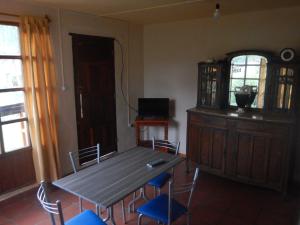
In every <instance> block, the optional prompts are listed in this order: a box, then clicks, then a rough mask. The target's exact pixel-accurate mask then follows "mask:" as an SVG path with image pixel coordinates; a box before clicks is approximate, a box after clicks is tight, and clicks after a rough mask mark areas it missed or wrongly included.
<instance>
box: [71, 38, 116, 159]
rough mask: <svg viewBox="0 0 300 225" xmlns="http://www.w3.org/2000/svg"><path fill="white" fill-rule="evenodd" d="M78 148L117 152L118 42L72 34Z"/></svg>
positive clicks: (102, 153)
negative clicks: (116, 83) (115, 51)
mask: <svg viewBox="0 0 300 225" xmlns="http://www.w3.org/2000/svg"><path fill="white" fill-rule="evenodd" d="M72 44H73V61H74V81H75V102H76V120H77V135H78V148H79V149H81V148H86V147H89V146H92V145H95V144H97V143H100V148H101V155H105V154H108V153H110V152H112V151H117V130H116V103H115V73H114V41H113V39H111V38H102V37H95V36H86V35H78V34H72Z"/></svg>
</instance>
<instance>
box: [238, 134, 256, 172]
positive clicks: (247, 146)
mask: <svg viewBox="0 0 300 225" xmlns="http://www.w3.org/2000/svg"><path fill="white" fill-rule="evenodd" d="M251 147H252V145H251V136H250V135H248V134H243V133H239V134H238V144H237V151H236V158H237V167H236V173H237V176H240V177H245V178H248V177H249V172H250V171H249V169H250V162H251Z"/></svg>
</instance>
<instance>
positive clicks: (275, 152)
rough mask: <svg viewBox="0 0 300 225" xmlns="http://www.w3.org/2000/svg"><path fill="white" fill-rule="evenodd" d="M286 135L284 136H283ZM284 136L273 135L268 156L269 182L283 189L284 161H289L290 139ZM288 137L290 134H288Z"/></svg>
mask: <svg viewBox="0 0 300 225" xmlns="http://www.w3.org/2000/svg"><path fill="white" fill-rule="evenodd" d="M283 137H284V136H283ZM283 137H281V138H280V137H273V138H271V140H270V148H269V156H268V161H269V162H268V168H267V173H268V178H267V179H268V180H267V182H268V184H269V185H271V186H274V187H276V188H278V189H281V188H282V187H281V183H282V179H283V174H284V173H283V171H284V170H285V168H284V167H285V165H284V163H285V162H286V161H287V159H286V157H287V154H286V153H287V152H288V149H287V148H288V141H287V139H284V138H283ZM286 137H288V136H286Z"/></svg>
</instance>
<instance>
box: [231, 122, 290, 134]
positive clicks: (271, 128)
mask: <svg viewBox="0 0 300 225" xmlns="http://www.w3.org/2000/svg"><path fill="white" fill-rule="evenodd" d="M236 129H237V130H243V131H249V132H260V133H265V134H271V135H288V132H289V126H287V125H284V124H276V123H268V122H262V121H259V122H248V121H237V123H236Z"/></svg>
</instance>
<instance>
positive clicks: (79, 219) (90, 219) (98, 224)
mask: <svg viewBox="0 0 300 225" xmlns="http://www.w3.org/2000/svg"><path fill="white" fill-rule="evenodd" d="M65 225H106V223H104V222H103V221H102V220H101V219H100V218H99V217H98V216H97V215H96V214H95V213H94V212H93V211H91V210H86V211H84V212H82V213H80V214H78V215H77V216H75V217H73V218H72V219H70V220H68V221H67V222H66V223H65Z"/></svg>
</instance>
